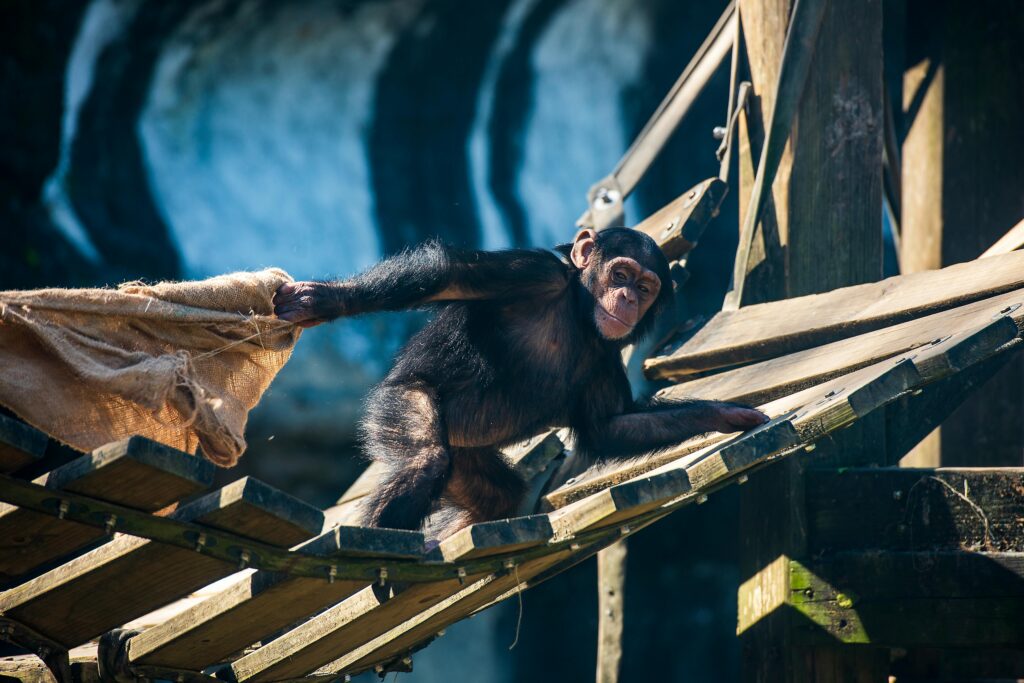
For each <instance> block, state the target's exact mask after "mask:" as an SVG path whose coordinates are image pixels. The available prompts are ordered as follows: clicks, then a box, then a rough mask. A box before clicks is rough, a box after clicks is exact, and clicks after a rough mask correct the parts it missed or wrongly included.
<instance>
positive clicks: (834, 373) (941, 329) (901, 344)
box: [659, 291, 1024, 403]
mask: <svg viewBox="0 0 1024 683" xmlns="http://www.w3.org/2000/svg"><path fill="white" fill-rule="evenodd" d="M1021 304H1024V291H1016V292H1011V293H1009V294H1004V295H1001V296H997V297H993V298H991V299H985V300H983V301H978V302H975V303H973V304H967V305H965V306H961V307H959V308H956V309H953V310H951V311H945V312H942V313H936V314H934V315H931V316H927V317H924V318H920V319H918V320H913V321H910V322H907V323H902V324H900V325H894V326H892V327H889V328H886V329H883V330H878V331H875V332H869V333H868V334H864V335H861V336H859V337H853V338H850V339H844V340H842V341H837V342H833V343H831V344H826V345H824V346H819V347H817V348H814V349H808V350H807V351H800V352H797V353H793V354H790V355H788V356H783V357H781V358H775V359H772V360H767V361H763V362H761V363H755V364H754V365H748V366H745V367H742V368H738V369H735V370H729V371H726V372H722V373H720V374H717V375H711V376H709V377H704V378H701V379H697V380H693V381H690V382H686V383H684V384H679V385H675V386H673V387H669V388H668V389H664V390H662V391H661V392H659V395H661V396H665V397H668V398H681V397H693V398H714V399H719V400H733V401H744V402H748V403H763V402H766V401H770V400H772V399H774V398H777V397H779V396H782V395H784V394H787V393H793V392H796V391H799V390H801V389H804V388H806V387H808V386H813V385H815V384H820V383H821V382H824V381H826V380H829V379H832V378H833V377H838V376H839V375H843V374H846V373H848V372H851V371H853V370H857V369H859V368H862V367H865V366H868V365H871V364H873V363H877V362H879V361H881V360H884V359H886V358H890V357H893V356H896V355H898V354H901V353H904V352H906V351H909V350H911V349H916V348H921V347H926V346H928V345H929V344H931V343H933V341H935V340H944V339H946V338H947V337H949V336H950V335H954V334H962V333H964V332H965V331H968V330H971V329H972V328H975V327H978V326H979V325H982V324H984V323H985V322H987V321H989V320H992V319H993V318H996V317H999V315H1000V314H1001V312H1006V315H1007V316H1008V317H1012V319H1013V320H1014V322H1016V323H1017V324H1018V325H1020V324H1021V322H1022V321H1024V306H1021Z"/></svg>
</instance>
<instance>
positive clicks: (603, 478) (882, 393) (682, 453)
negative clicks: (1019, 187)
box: [546, 317, 1017, 509]
mask: <svg viewBox="0 0 1024 683" xmlns="http://www.w3.org/2000/svg"><path fill="white" fill-rule="evenodd" d="M1016 337H1017V327H1016V325H1015V324H1014V323H1012V322H1011V321H1010V320H1009V319H1007V318H1005V317H1000V318H998V319H996V320H991V321H987V322H984V323H982V324H981V325H980V326H979V327H976V328H974V329H968V330H965V331H963V332H960V333H958V334H954V335H948V338H945V339H942V340H941V341H939V343H937V344H930V345H928V347H927V348H925V349H923V350H922V349H919V350H915V351H911V352H909V353H904V354H900V355H899V356H897V357H895V358H890V359H887V360H885V361H882V362H881V363H876V364H874V365H870V366H868V367H866V368H861V369H860V370H855V371H853V372H851V373H849V374H845V375H842V376H840V377H836V378H834V379H832V380H829V381H826V382H824V383H822V384H818V385H815V386H813V387H810V388H808V389H804V390H802V391H798V392H796V393H794V394H790V395H787V396H783V397H781V398H778V399H776V400H774V401H771V402H769V403H767V404H764V405H761V406H760V408H761V410H762V411H764V412H765V413H766V414H767V415H769V416H770V417H780V416H783V415H787V414H793V415H796V416H797V417H796V418H795V419H794V420H793V423H794V427H795V429H796V430H797V432H798V433H799V436H800V440H801V442H811V441H814V440H815V439H818V438H820V437H821V436H823V435H824V434H826V433H828V432H830V431H833V430H835V429H837V428H838V427H840V426H845V425H846V424H848V423H849V421H850V420H852V419H856V418H860V417H864V416H865V415H867V414H868V413H870V412H871V411H872V410H874V409H875V408H877V407H878V406H880V405H883V404H884V403H887V402H889V401H892V400H894V399H896V398H899V397H900V395H901V394H902V393H903V392H905V391H906V390H907V389H909V388H910V387H916V386H918V385H921V384H925V383H927V382H933V381H936V380H938V379H940V378H942V377H945V376H948V375H950V374H953V373H957V372H960V371H962V370H964V369H966V368H969V367H972V366H973V365H974V364H975V363H978V362H979V361H981V360H983V359H985V358H988V357H990V356H991V355H993V354H995V353H996V352H997V351H998V350H999V349H1001V348H1003V347H1004V346H1006V345H1007V344H1008V343H1010V342H1012V341H1013V340H1015V339H1016ZM826 398H827V399H830V400H827V401H826ZM823 401H824V402H823ZM801 409H804V410H803V411H802V412H801ZM740 438H743V437H742V436H726V435H721V434H712V435H708V436H706V437H698V438H696V439H691V440H689V441H686V442H684V443H682V444H680V445H679V446H677V447H675V448H672V449H669V450H667V451H664V452H659V453H656V454H654V455H652V456H651V457H649V458H644V459H640V460H634V461H630V462H629V463H627V464H626V465H624V466H623V467H622V468H621V469H617V470H611V471H606V472H604V473H602V474H601V475H600V476H596V477H591V478H581V479H580V481H578V482H573V483H572V484H570V485H567V486H564V487H562V488H560V489H557V490H555V491H553V492H551V493H550V494H548V496H547V497H546V500H547V502H548V503H549V504H550V505H551V507H553V508H562V507H565V506H566V505H569V504H570V503H573V502H576V501H579V500H582V499H583V498H586V497H587V496H591V495H593V494H595V493H597V492H598V491H600V490H602V489H605V488H608V487H609V486H613V485H615V484H618V483H621V482H624V481H627V480H629V479H631V478H634V477H637V476H638V475H641V474H643V473H645V472H650V471H652V470H656V469H658V468H659V467H662V466H665V467H672V468H678V467H679V466H683V467H685V466H686V465H687V464H688V463H689V462H690V459H692V458H693V457H695V454H699V453H705V452H708V451H709V449H712V448H714V446H715V445H716V444H722V445H725V444H728V443H730V442H732V441H734V440H736V439H740ZM673 463H675V464H673ZM609 503H610V501H608V499H607V497H605V498H596V499H594V500H593V501H591V502H590V503H589V504H588V506H593V509H598V508H599V507H600V506H602V505H607V504H609ZM581 507H584V506H581Z"/></svg>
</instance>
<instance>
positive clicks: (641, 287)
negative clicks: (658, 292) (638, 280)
mask: <svg viewBox="0 0 1024 683" xmlns="http://www.w3.org/2000/svg"><path fill="white" fill-rule="evenodd" d="M637 289H639V290H640V291H641V292H643V293H644V294H650V293H651V289H650V288H649V287H648V286H647V285H637Z"/></svg>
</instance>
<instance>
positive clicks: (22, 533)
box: [0, 437, 214, 581]
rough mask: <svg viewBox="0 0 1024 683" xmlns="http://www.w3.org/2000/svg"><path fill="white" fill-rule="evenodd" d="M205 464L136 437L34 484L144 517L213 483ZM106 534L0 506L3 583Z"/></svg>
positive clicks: (200, 460)
mask: <svg viewBox="0 0 1024 683" xmlns="http://www.w3.org/2000/svg"><path fill="white" fill-rule="evenodd" d="M213 471H214V466H213V465H212V464H210V463H209V462H207V461H206V460H204V459H202V458H197V457H195V456H193V455H189V454H188V453H184V452H181V451H177V450H175V449H173V448H169V447H167V446H164V445H162V444H159V443H156V442H155V441H150V440H148V439H143V438H139V437H133V438H131V439H125V440H123V441H119V442H116V443H111V444H108V445H106V446H103V447H101V448H98V449H96V450H95V451H94V452H93V453H91V454H89V455H83V456H81V457H80V458H78V459H77V460H74V461H72V462H70V463H68V464H67V465H63V466H62V467H58V468H57V469H55V470H53V471H52V472H49V473H48V474H45V475H43V476H41V477H39V478H37V479H36V480H35V481H36V483H39V484H41V485H44V486H46V487H47V488H49V489H53V490H54V491H62V490H63V491H72V492H75V493H80V494H83V495H88V496H90V497H92V498H96V499H98V500H102V501H106V502H110V503H117V504H119V505H123V506H126V507H130V508H134V509H136V510H141V511H145V512H156V511H157V510H161V509H163V508H165V507H166V506H168V505H170V504H171V503H174V502H177V501H178V500H180V499H182V498H184V497H186V496H189V495H192V494H195V493H198V492H200V491H203V490H205V489H206V488H208V487H209V485H210V483H211V482H212V481H213ZM103 535H104V532H103V530H102V529H99V528H96V527H92V526H86V525H84V524H78V523H76V522H72V521H69V520H64V519H59V518H57V517H54V516H51V515H47V514H43V513H40V512H36V511H33V510H27V509H24V508H18V507H15V506H12V505H7V504H5V503H0V580H3V579H6V580H8V581H9V580H11V579H13V578H14V577H17V576H20V575H22V574H25V573H26V572H28V571H30V570H31V569H33V568H35V567H39V566H41V565H44V564H46V563H50V562H53V561H54V560H57V559H58V558H61V557H63V556H66V555H67V554H68V553H71V552H73V551H75V550H78V549H80V548H83V547H85V546H87V545H88V544H90V543H91V542H93V541H95V540H97V539H100V538H102V537H103Z"/></svg>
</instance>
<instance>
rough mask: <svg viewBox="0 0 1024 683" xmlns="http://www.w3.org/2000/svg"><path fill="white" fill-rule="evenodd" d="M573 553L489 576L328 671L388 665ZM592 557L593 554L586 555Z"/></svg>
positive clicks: (557, 553)
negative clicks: (386, 663) (383, 663)
mask: <svg viewBox="0 0 1024 683" xmlns="http://www.w3.org/2000/svg"><path fill="white" fill-rule="evenodd" d="M574 552H576V551H574V550H572V549H571V548H563V549H561V550H557V551H555V552H553V553H551V554H549V555H545V556H543V557H539V558H536V559H533V560H527V561H526V562H523V563H522V564H521V565H517V566H516V567H515V568H514V569H510V570H508V571H506V572H504V573H503V574H490V575H488V576H486V577H483V578H482V579H480V580H478V581H475V582H473V583H472V584H471V585H468V586H467V587H466V588H465V589H463V590H461V591H459V592H458V593H455V594H454V595H452V596H450V597H449V598H447V599H446V600H445V601H443V602H441V603H438V604H435V605H433V606H432V607H431V608H430V609H427V610H424V611H421V612H419V613H418V614H415V615H413V616H411V617H410V618H409V619H406V620H404V621H403V622H402V623H401V624H399V625H397V626H396V627H395V628H394V629H392V630H391V631H389V632H387V633H385V634H383V635H382V636H379V637H378V638H376V639H374V640H373V641H370V642H368V643H366V644H365V645H363V646H361V647H359V648H356V649H355V650H353V651H351V652H349V653H347V654H345V655H344V656H342V657H341V658H338V659H336V660H334V661H333V662H331V663H330V665H329V667H328V668H329V670H331V671H334V672H337V673H341V672H347V671H352V672H357V671H362V670H364V669H366V668H368V667H370V666H372V665H374V664H376V663H378V662H387V661H391V660H392V659H395V658H397V657H400V656H402V655H404V654H405V653H407V652H408V651H409V650H410V649H412V648H413V647H415V646H417V645H419V644H420V643H422V642H423V641H425V640H429V639H430V638H432V637H434V636H435V635H436V634H437V633H438V632H439V631H441V630H443V629H445V628H447V627H448V626H450V625H451V624H453V623H455V622H456V621H460V620H462V619H464V618H466V617H468V616H469V615H470V614H473V613H474V612H476V611H477V610H478V609H479V608H481V607H483V606H485V605H488V604H491V602H492V601H493V600H494V599H495V598H497V597H498V596H501V595H504V594H505V593H506V592H507V591H508V590H510V589H514V588H515V587H516V586H518V585H519V584H521V583H522V582H523V581H524V580H527V579H529V578H532V577H533V576H535V575H537V574H539V573H541V572H543V571H544V570H545V569H548V568H550V567H552V566H555V565H557V564H558V563H560V562H563V561H564V560H566V559H567V558H569V557H571V556H572V554H573V553H574ZM579 552H581V553H584V552H586V549H581V550H580V551H579ZM592 553H593V550H591V551H590V553H589V554H592Z"/></svg>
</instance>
